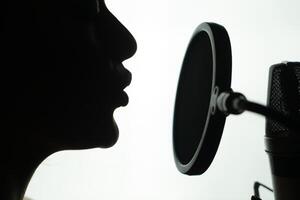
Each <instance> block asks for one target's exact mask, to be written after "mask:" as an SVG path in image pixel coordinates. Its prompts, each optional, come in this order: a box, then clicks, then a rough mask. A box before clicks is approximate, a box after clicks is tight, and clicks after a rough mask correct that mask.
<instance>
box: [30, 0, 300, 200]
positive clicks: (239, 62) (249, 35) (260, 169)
mask: <svg viewBox="0 0 300 200" xmlns="http://www.w3.org/2000/svg"><path fill="white" fill-rule="evenodd" d="M298 2H299V1H297V0H285V1H280V0H272V1H271V0H264V1H263V0H252V1H244V0H236V1H235V0H226V1H225V0H223V1H221V0H220V1H217V0H209V1H208V0H207V1H203V0H181V1H179V0H149V1H143V0H107V2H106V3H107V6H108V8H109V9H110V10H111V11H112V12H113V13H114V14H115V15H116V16H117V17H118V18H119V20H120V21H121V22H123V24H124V25H125V26H126V27H127V28H128V29H129V30H130V31H131V32H132V34H133V35H134V36H135V38H136V40H137V42H138V52H137V54H136V55H135V57H133V58H132V59H130V60H128V61H126V62H125V65H126V66H127V67H128V68H129V69H130V70H131V71H132V73H133V81H132V84H131V86H130V87H129V88H128V89H127V92H128V93H129V95H130V104H129V105H128V106H127V107H125V108H120V109H118V110H117V111H116V112H115V118H116V120H117V122H118V124H119V128H120V139H119V142H118V143H117V144H116V145H115V146H114V147H113V148H111V149H106V150H103V149H93V150H84V151H67V152H59V153H56V154H54V155H52V156H50V157H49V158H48V159H47V160H45V161H44V162H43V163H42V165H41V166H40V167H39V168H38V169H37V171H36V173H35V175H34V177H33V179H32V180H31V182H30V184H29V187H28V190H27V193H26V196H28V197H30V198H32V199H34V200H53V199H57V200H92V199H93V200H94V199H105V200H121V199H128V200H129V199H130V200H138V199H143V200H154V199H156V200H159V199H169V200H184V199H188V200H200V199H206V200H214V199H216V200H221V199H222V200H223V199H228V200H241V199H250V196H251V195H252V193H253V192H252V186H253V182H254V181H255V180H258V181H260V182H262V183H265V184H266V185H269V186H271V176H270V171H269V163H268V159H267V154H266V153H265V152H264V141H263V136H264V119H263V118H262V117H260V116H256V115H254V114H249V113H245V114H243V115H242V116H238V117H237V116H234V117H232V116H230V117H229V118H228V119H227V123H226V126H225V131H224V133H223V138H222V141H221V144H220V148H219V151H218V153H217V155H216V158H215V160H214V162H213V164H212V165H211V167H210V168H209V170H208V171H207V172H206V173H205V174H204V175H202V176H195V177H189V176H185V175H182V174H180V173H179V172H178V171H177V169H176V167H175V164H174V161H173V152H172V118H173V104H174V100H175V93H176V86H177V80H178V75H179V72H180V66H181V62H182V58H183V56H184V52H185V49H186V46H187V44H188V41H189V39H190V37H191V35H192V33H193V31H194V29H195V28H196V27H197V26H198V24H200V23H202V22H216V23H219V24H221V25H223V26H225V27H226V29H227V31H228V33H229V36H230V39H231V45H232V54H233V74H232V77H233V78H232V88H233V89H234V90H236V91H240V92H242V93H244V94H245V95H246V96H247V97H248V99H250V100H255V101H257V102H259V103H265V102H266V94H267V83H268V70H269V66H270V65H272V64H275V63H278V62H281V61H283V60H290V61H297V60H298V61H299V60H300V51H299V50H300V38H299V36H300V20H299V19H300V12H299V6H300V3H298ZM268 199H273V197H272V196H271V194H269V193H268V192H266V193H264V200H268Z"/></svg>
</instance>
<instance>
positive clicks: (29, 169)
mask: <svg viewBox="0 0 300 200" xmlns="http://www.w3.org/2000/svg"><path fill="white" fill-rule="evenodd" d="M12 149H18V151H16V150H12ZM23 149H24V148H16V147H11V148H5V149H3V148H1V154H2V155H1V157H2V159H3V160H2V161H1V166H0V199H1V200H23V197H24V194H25V191H26V188H27V186H28V183H29V181H30V179H31V177H32V175H33V173H34V172H35V170H36V169H37V167H38V166H39V164H40V163H41V162H42V161H43V160H44V159H45V158H46V157H47V156H46V154H42V153H41V152H37V151H33V150H30V148H28V147H27V149H25V150H23ZM42 155H43V156H42Z"/></svg>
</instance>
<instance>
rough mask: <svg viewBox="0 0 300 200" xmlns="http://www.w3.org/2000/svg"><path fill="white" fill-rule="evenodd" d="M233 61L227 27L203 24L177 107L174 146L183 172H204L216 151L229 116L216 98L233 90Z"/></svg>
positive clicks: (188, 59) (188, 58)
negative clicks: (220, 109) (219, 105)
mask: <svg viewBox="0 0 300 200" xmlns="http://www.w3.org/2000/svg"><path fill="white" fill-rule="evenodd" d="M231 65H232V61H231V45H230V40H229V36H228V33H227V31H226V29H225V28H224V27H223V26H221V25H218V24H215V23H202V24H200V25H199V26H198V27H197V28H196V30H195V32H194V34H193V36H192V38H191V40H190V43H189V45H188V48H187V51H186V54H185V57H184V60H183V64H182V68H181V72H180V77H179V82H178V86H177V94H176V101H175V108H174V119H173V150H174V158H175V163H176V166H177V168H178V170H179V171H180V172H181V173H184V174H188V175H200V174H202V173H204V172H205V171H206V170H207V169H208V168H209V166H210V165H211V163H212V161H213V159H214V157H215V155H216V152H217V149H218V147H219V143H220V140H221V137H222V133H223V128H224V124H225V120H226V115H225V114H224V113H223V112H221V111H219V110H218V109H217V108H216V101H217V97H218V95H219V94H221V93H222V92H228V91H230V90H231Z"/></svg>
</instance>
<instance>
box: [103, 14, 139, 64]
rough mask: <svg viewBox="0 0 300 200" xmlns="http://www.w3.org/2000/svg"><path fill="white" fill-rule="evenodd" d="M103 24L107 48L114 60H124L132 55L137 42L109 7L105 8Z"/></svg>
mask: <svg viewBox="0 0 300 200" xmlns="http://www.w3.org/2000/svg"><path fill="white" fill-rule="evenodd" d="M102 17H103V19H101V21H102V22H101V23H102V24H101V25H100V26H102V27H103V30H101V31H102V32H103V34H104V38H103V40H104V42H105V47H106V50H107V51H108V53H109V56H110V58H111V59H112V60H115V61H119V62H122V61H124V60H126V59H128V58H130V57H132V56H133V55H134V54H135V52H136V50H137V43H136V41H135V39H134V37H133V36H132V34H131V33H130V32H129V31H128V30H127V28H126V27H125V26H124V25H123V24H122V23H121V22H120V21H119V20H118V19H117V18H116V17H115V16H114V15H113V14H112V13H111V12H110V11H109V10H108V9H107V8H105V10H103V14H102Z"/></svg>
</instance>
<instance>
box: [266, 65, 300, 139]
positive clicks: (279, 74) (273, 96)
mask: <svg viewBox="0 0 300 200" xmlns="http://www.w3.org/2000/svg"><path fill="white" fill-rule="evenodd" d="M267 105H268V106H269V107H271V108H273V109H274V110H276V111H279V112H281V113H283V114H285V115H289V116H292V117H295V118H298V116H299V113H300V62H286V63H280V64H276V65H273V66H271V68H270V73H269V88H268V101H267ZM289 134H290V130H289V129H288V128H286V127H284V126H282V125H281V124H279V123H278V122H276V121H273V120H269V119H267V123H266V136H271V137H287V136H289Z"/></svg>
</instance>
